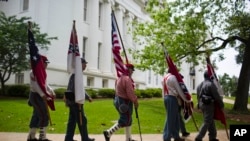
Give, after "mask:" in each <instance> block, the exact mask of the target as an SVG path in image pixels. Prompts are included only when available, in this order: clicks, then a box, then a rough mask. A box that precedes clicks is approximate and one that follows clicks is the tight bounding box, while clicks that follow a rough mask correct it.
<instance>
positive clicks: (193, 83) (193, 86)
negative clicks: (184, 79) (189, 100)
mask: <svg viewBox="0 0 250 141" xmlns="http://www.w3.org/2000/svg"><path fill="white" fill-rule="evenodd" d="M193 90H195V79H193Z"/></svg>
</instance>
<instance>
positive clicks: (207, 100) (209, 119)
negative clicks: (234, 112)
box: [195, 71, 224, 141]
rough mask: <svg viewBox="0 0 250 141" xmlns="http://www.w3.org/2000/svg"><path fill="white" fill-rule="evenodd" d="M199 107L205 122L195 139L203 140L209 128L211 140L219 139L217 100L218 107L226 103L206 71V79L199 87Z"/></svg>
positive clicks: (216, 140)
mask: <svg viewBox="0 0 250 141" xmlns="http://www.w3.org/2000/svg"><path fill="white" fill-rule="evenodd" d="M197 99H198V108H199V109H201V111H202V113H203V124H202V126H201V128H200V132H199V133H198V135H197V136H196V138H195V141H202V138H203V137H204V136H205V134H206V132H207V130H208V132H209V134H208V136H209V141H219V140H218V139H216V136H217V131H216V127H215V123H214V110H215V106H214V105H215V102H217V103H218V104H219V107H218V108H223V107H224V103H223V101H222V98H221V97H220V95H219V93H218V91H217V87H216V85H215V84H214V83H213V82H212V81H211V79H210V78H209V75H208V72H207V71H205V72H204V81H203V82H202V83H201V84H200V85H199V86H198V87H197Z"/></svg>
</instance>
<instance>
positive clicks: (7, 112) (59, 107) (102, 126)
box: [0, 97, 238, 134]
mask: <svg viewBox="0 0 250 141" xmlns="http://www.w3.org/2000/svg"><path fill="white" fill-rule="evenodd" d="M194 104H195V105H196V98H195V97H194ZM55 106H56V111H50V115H51V119H52V123H53V126H49V130H48V133H65V130H66V124H67V119H68V108H67V107H66V106H65V104H64V102H63V101H62V100H61V99H57V100H56V101H55ZM225 106H226V109H230V108H232V105H230V104H225ZM84 108H85V113H86V115H87V119H88V131H89V133H90V134H102V131H103V130H106V129H108V128H110V127H111V126H112V125H113V124H114V123H115V122H116V120H117V119H118V114H117V112H116V110H115V108H114V106H113V101H112V99H94V101H93V102H92V103H89V102H88V101H86V103H85V105H84ZM31 114H32V107H29V106H28V105H27V99H22V98H13V97H12V98H2V97H1V98H0V117H1V118H0V132H28V130H29V120H30V117H31ZM138 114H139V120H140V127H141V132H142V134H147V133H153V134H161V133H162V130H163V127H164V122H165V109H164V105H163V99H162V98H153V99H140V100H139V109H138ZM193 117H194V119H195V122H196V124H197V125H198V127H199V126H200V125H201V123H202V115H201V113H200V112H194V114H193ZM227 123H228V128H229V125H230V124H235V123H238V122H236V121H231V120H227ZM216 126H217V128H218V129H224V126H223V125H222V124H221V123H220V122H216ZM186 128H187V130H188V131H189V132H195V131H197V130H196V128H195V125H194V122H193V120H192V119H190V120H189V121H188V122H187V123H186ZM76 132H77V133H79V132H78V129H77V130H76ZM132 132H133V133H134V134H136V133H139V128H138V120H137V118H136V117H135V114H134V115H133V125H132ZM117 133H118V134H119V133H124V130H119V131H118V132H117Z"/></svg>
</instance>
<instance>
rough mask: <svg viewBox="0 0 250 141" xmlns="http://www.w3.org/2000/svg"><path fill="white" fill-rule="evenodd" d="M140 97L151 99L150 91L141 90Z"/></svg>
mask: <svg viewBox="0 0 250 141" xmlns="http://www.w3.org/2000/svg"><path fill="white" fill-rule="evenodd" d="M141 97H142V98H152V97H153V95H152V93H151V91H150V90H148V89H146V90H141Z"/></svg>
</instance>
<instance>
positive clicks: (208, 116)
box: [196, 102, 217, 140]
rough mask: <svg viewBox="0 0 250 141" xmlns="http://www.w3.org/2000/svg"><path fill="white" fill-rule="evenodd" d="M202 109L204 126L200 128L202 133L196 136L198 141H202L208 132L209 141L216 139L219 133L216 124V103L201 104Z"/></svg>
mask: <svg viewBox="0 0 250 141" xmlns="http://www.w3.org/2000/svg"><path fill="white" fill-rule="evenodd" d="M200 108H201V111H202V113H203V124H202V126H201V127H200V131H199V133H198V135H197V136H196V139H199V140H202V138H203V137H204V136H205V135H206V132H207V131H208V137H209V140H212V139H215V138H216V136H217V131H216V127H215V123H214V108H215V107H214V103H213V102H212V103H210V104H209V105H205V104H201V103H200Z"/></svg>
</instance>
